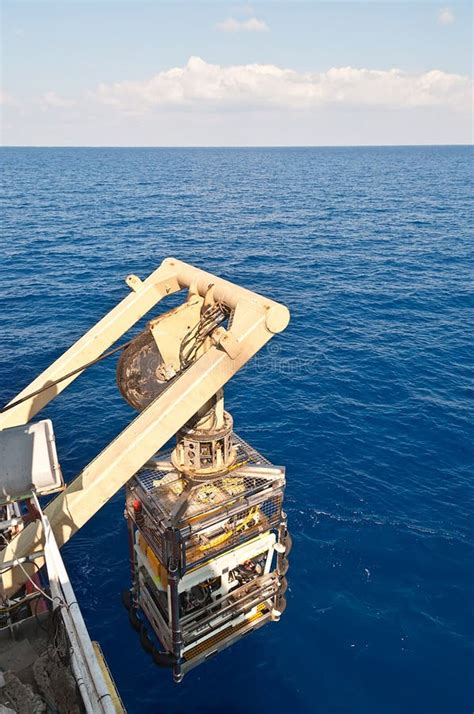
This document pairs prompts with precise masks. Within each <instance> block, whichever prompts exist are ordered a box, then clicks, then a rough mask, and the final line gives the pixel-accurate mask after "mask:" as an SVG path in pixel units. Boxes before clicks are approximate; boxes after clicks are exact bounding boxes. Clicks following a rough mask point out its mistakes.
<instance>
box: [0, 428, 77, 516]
mask: <svg viewBox="0 0 474 714" xmlns="http://www.w3.org/2000/svg"><path fill="white" fill-rule="evenodd" d="M63 486H64V481H63V477H62V473H61V467H60V466H59V461H58V456H57V453H56V443H55V440H54V432H53V424H52V422H51V420H50V419H44V420H43V421H39V422H36V423H35V424H25V425H22V426H14V427H12V428H10V429H3V431H0V502H5V501H14V500H17V499H19V498H22V497H25V496H28V495H29V494H31V493H32V492H33V491H35V492H36V493H37V494H38V495H41V494H48V493H54V492H55V491H59V490H60V489H62V488H63Z"/></svg>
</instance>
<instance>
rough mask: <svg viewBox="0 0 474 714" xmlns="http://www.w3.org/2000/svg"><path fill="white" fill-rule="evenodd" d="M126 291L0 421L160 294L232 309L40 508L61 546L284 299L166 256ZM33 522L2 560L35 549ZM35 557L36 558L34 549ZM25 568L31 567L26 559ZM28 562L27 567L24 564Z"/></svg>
mask: <svg viewBox="0 0 474 714" xmlns="http://www.w3.org/2000/svg"><path fill="white" fill-rule="evenodd" d="M126 282H127V285H128V286H129V287H130V289H131V290H132V293H131V294H130V295H128V296H127V297H126V298H125V299H124V300H122V301H121V302H120V303H119V304H118V305H117V306H116V307H115V308H114V309H113V310H112V311H111V312H109V313H108V314H107V315H106V316H105V317H104V318H103V319H102V320H100V321H99V322H98V323H97V324H96V325H95V326H94V327H93V328H92V329H91V330H89V331H88V332H87V333H86V334H85V335H84V336H83V337H81V338H80V339H79V340H78V341H77V342H76V343H75V344H74V345H73V346H72V347H71V348H70V349H69V350H67V352H65V353H64V354H63V355H62V356H61V357H59V359H57V360H56V362H54V363H53V364H52V365H51V366H50V367H48V368H47V369H46V370H45V371H44V372H43V373H42V374H41V375H40V376H39V377H37V378H36V379H35V380H34V381H33V382H31V384H29V385H28V386H27V387H26V388H25V389H24V390H22V392H20V393H19V394H18V395H17V396H16V397H15V398H14V399H13V400H12V402H13V401H17V400H18V399H20V398H22V397H24V396H27V395H28V394H30V393H31V392H33V391H36V390H38V389H41V388H43V387H46V389H45V390H44V391H42V392H41V393H40V394H38V395H37V396H35V397H33V398H31V399H28V400H26V401H25V402H23V403H22V404H19V405H18V406H16V407H14V408H12V409H10V410H9V411H6V412H4V413H3V414H1V415H0V429H5V428H8V427H11V426H17V425H20V424H26V423H27V422H28V421H29V420H30V419H32V418H33V417H34V416H35V415H36V414H37V413H38V412H39V411H40V410H41V409H42V408H43V407H44V406H45V405H46V404H48V403H49V402H50V401H51V400H52V399H54V397H55V396H57V395H58V394H59V393H60V392H62V391H63V389H65V388H66V387H67V386H68V384H70V383H71V382H72V381H73V380H74V379H76V377H77V376H79V374H81V372H79V373H77V374H75V375H73V376H71V377H69V378H68V379H66V380H64V381H62V382H60V383H59V384H57V385H55V386H51V388H49V389H48V388H47V387H48V384H51V382H54V381H57V380H58V379H60V378H61V376H63V375H65V374H68V373H69V372H71V371H72V370H74V369H77V368H78V367H80V366H81V365H83V364H86V363H88V362H90V361H92V360H94V359H96V358H97V357H99V356H100V355H101V354H102V353H103V352H104V351H105V350H107V349H108V348H109V347H110V346H111V345H112V344H113V343H114V342H115V341H116V340H118V339H119V338H120V337H121V336H122V335H123V334H124V333H126V332H127V331H128V330H129V329H130V328H131V327H132V326H133V325H134V324H135V323H136V322H137V321H138V320H140V319H141V318H142V317H143V316H144V315H145V314H146V313H148V312H149V311H150V310H151V309H152V308H153V307H154V306H155V305H156V304H157V303H158V302H160V300H162V299H163V298H164V297H165V296H166V295H169V294H171V293H175V292H177V291H178V290H181V289H185V288H187V289H188V290H189V293H190V295H200V296H201V297H203V298H204V297H206V295H208V293H209V289H210V287H211V286H213V290H212V295H213V299H214V300H215V301H219V302H222V303H224V304H225V305H227V306H228V307H230V308H232V309H233V311H234V314H233V319H232V324H231V327H230V328H229V330H228V331H227V330H225V329H223V328H219V329H218V330H216V333H217V339H216V340H215V344H214V345H213V346H212V347H210V349H209V350H208V351H207V352H206V353H205V354H204V355H202V356H201V357H200V358H199V359H198V360H197V361H196V362H195V363H194V364H193V365H191V366H190V367H189V368H188V369H187V370H186V371H185V372H183V373H182V374H181V375H180V376H179V377H178V378H177V379H176V380H175V381H174V382H173V383H171V384H170V386H169V387H168V389H167V390H166V391H165V392H164V393H163V394H161V396H159V397H158V398H157V399H155V401H154V402H152V403H151V404H150V405H149V406H148V407H147V408H146V409H145V410H144V411H143V412H141V413H140V414H139V415H138V416H137V417H136V419H134V420H133V421H132V422H131V423H130V424H129V426H127V427H126V428H125V429H124V430H123V431H122V432H121V433H120V434H119V435H118V436H117V437H116V438H115V439H114V440H113V441H112V442H111V443H110V444H109V445H108V446H107V447H106V448H105V449H104V450H103V451H102V452H101V453H100V454H98V456H96V457H95V458H94V459H93V460H92V461H91V462H90V463H89V464H88V465H87V466H86V467H85V468H84V469H83V470H82V471H81V473H79V475H78V476H77V477H76V478H75V479H74V480H73V481H71V483H70V484H69V485H68V486H67V488H66V489H65V490H64V491H63V492H62V493H60V494H59V495H58V496H57V497H56V498H55V499H54V500H53V501H52V502H51V503H50V504H49V505H48V506H47V508H46V509H45V513H46V515H47V517H48V519H49V521H50V523H51V527H52V529H53V531H54V535H55V537H56V540H57V542H58V545H59V546H61V545H63V544H64V543H66V542H67V541H68V540H69V538H70V537H71V536H72V535H74V533H75V532H76V531H77V530H79V528H81V527H82V526H83V525H84V524H85V523H87V521H88V520H89V519H90V518H91V517H92V516H93V515H94V514H95V513H96V512H97V511H98V510H99V509H100V508H101V507H102V506H103V505H104V504H105V503H107V501H108V500H109V499H110V498H111V497H112V496H113V495H114V494H115V493H116V492H117V491H118V490H119V489H120V488H121V487H122V486H123V485H124V484H125V483H126V482H127V481H128V480H129V479H130V478H131V476H133V474H134V473H135V472H136V471H138V469H139V468H141V467H142V466H143V465H144V464H145V463H146V462H147V461H148V460H149V459H150V458H151V457H152V456H153V455H154V454H155V453H156V452H157V451H158V450H159V449H160V448H162V446H163V445H164V444H165V443H166V442H167V441H168V439H170V438H171V437H172V436H173V435H174V434H176V432H177V431H178V430H179V429H180V428H181V427H182V426H183V425H184V424H185V423H186V422H187V421H188V420H189V419H191V417H192V416H193V415H194V414H196V412H197V411H198V410H199V409H200V408H201V407H202V406H203V405H204V404H205V403H206V402H208V401H209V400H210V399H211V398H212V397H213V396H214V394H216V392H217V391H218V390H219V389H221V388H222V387H223V386H224V384H225V383H226V382H227V381H228V380H229V379H230V378H231V377H232V376H233V375H234V374H235V373H236V372H237V371H238V370H239V369H240V368H241V367H242V366H243V365H244V364H245V363H246V362H247V361H248V360H249V359H250V358H251V357H252V356H253V355H254V354H255V353H256V352H258V350H259V349H261V347H263V345H265V343H266V342H268V340H270V339H271V337H273V335H274V334H276V333H278V332H281V331H282V330H284V329H285V327H286V326H287V324H288V322H289V318H290V314H289V311H288V308H286V307H285V306H284V305H282V304H280V303H277V302H274V301H273V300H270V299H268V298H265V297H263V296H262V295H259V294H257V293H254V292H251V291H249V290H246V289H245V288H242V287H240V286H238V285H235V284H233V283H231V282H229V281H227V280H223V279H222V278H219V277H217V276H215V275H212V274H211V273H207V272H205V271H204V270H200V269H198V268H195V267H193V266H192V265H189V264H187V263H183V262H182V261H180V260H176V259H174V258H167V259H166V260H164V261H163V263H162V264H161V266H160V267H159V268H158V269H157V270H155V271H154V272H153V273H152V274H151V275H150V276H149V277H148V278H147V279H146V280H144V281H141V280H140V279H139V278H137V277H136V276H134V275H130V276H128V278H127V279H126ZM41 548H42V543H41V528H40V526H39V524H37V523H32V524H30V525H28V526H27V527H26V528H25V529H24V530H23V531H21V532H20V533H19V534H18V536H16V537H15V538H14V539H13V540H12V541H11V543H10V544H9V545H8V546H7V547H6V548H4V549H3V551H1V552H0V571H1V569H2V564H3V563H5V562H7V561H10V560H13V559H15V558H22V557H24V556H27V555H30V554H31V553H32V552H33V551H35V550H41ZM36 563H37V564H38V565H42V564H43V561H42V559H41V557H38V558H36ZM29 567H30V573H31V572H32V566H29ZM27 569H28V568H27ZM0 581H1V585H2V592H4V593H5V594H6V595H12V594H13V593H15V592H16V591H17V590H18V588H19V587H21V585H22V584H23V583H24V582H25V581H26V577H25V574H24V573H23V571H22V570H21V569H20V568H18V567H15V568H13V569H10V570H6V571H4V572H3V573H2V574H1V575H0Z"/></svg>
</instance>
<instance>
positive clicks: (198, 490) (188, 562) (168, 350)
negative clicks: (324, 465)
mask: <svg viewBox="0 0 474 714" xmlns="http://www.w3.org/2000/svg"><path fill="white" fill-rule="evenodd" d="M126 283H127V285H128V287H129V288H130V290H131V293H130V294H129V295H128V296H127V297H126V298H124V299H123V300H122V301H121V302H120V303H119V304H118V305H117V306H116V307H115V308H114V309H112V310H111V312H109V313H108V314H107V315H106V316H105V317H104V318H102V320H100V321H99V322H98V323H97V324H96V325H95V326H94V327H92V329H91V330H89V332H87V333H86V334H85V335H84V336H83V337H81V338H80V339H79V340H78V341H77V342H76V343H75V344H74V345H73V346H72V347H71V348H70V349H69V350H67V351H66V352H65V353H64V354H63V355H62V356H61V357H59V358H58V359H57V360H56V361H55V362H54V363H53V364H52V365H51V366H50V367H49V368H47V369H46V370H45V371H44V372H43V373H42V374H41V375H40V376H39V377H38V378H37V379H35V380H34V381H33V382H32V383H31V384H30V385H29V386H28V387H26V388H25V389H24V390H23V391H22V392H20V393H19V394H18V395H17V397H15V398H14V399H13V400H11V402H10V403H9V404H7V405H6V407H4V409H3V410H2V411H1V412H0V451H1V449H2V448H3V450H4V453H5V454H8V455H9V456H8V458H6V459H5V460H0V528H1V529H2V530H1V532H2V533H3V538H2V542H3V548H2V550H1V551H0V580H1V590H0V642H1V643H2V647H3V642H7V641H10V642H11V641H14V640H15V638H16V640H18V638H20V639H21V637H22V635H21V633H20V629H21V626H22V623H23V624H24V623H27V622H28V621H29V622H30V624H31V618H33V619H34V618H35V616H36V619H38V614H37V613H32V611H31V608H30V603H29V599H33V600H35V601H38V602H39V601H41V607H42V612H43V611H44V614H43V615H42V618H43V620H44V623H45V624H44V627H45V628H46V629H47V628H48V626H49V627H53V626H54V628H56V629H55V630H54V632H55V636H56V637H57V638H59V637H61V638H62V641H63V642H64V643H65V644H64V646H63V649H64V650H65V651H67V657H64V658H63V659H64V662H66V661H67V664H68V668H69V673H70V675H71V676H73V677H75V679H76V683H78V682H79V681H81V682H83V681H84V677H85V678H86V679H87V682H88V684H87V687H86V689H87V692H85V694H84V697H85V698H86V699H87V700H88V704H87V705H85V706H86V710H87V711H93V712H102V711H107V712H109V711H123V705H122V704H121V702H120V699H119V697H118V695H117V693H116V690H115V686H114V684H113V680H112V678H111V676H110V674H109V673H108V670H107V667H106V664H105V661H104V660H103V657H102V655H101V654H100V650H99V648H98V646H96V645H93V644H92V643H91V642H90V638H89V635H88V633H87V629H86V627H85V625H84V621H83V620H82V616H81V615H80V610H79V606H78V605H77V603H76V601H75V597H74V594H73V591H72V587H71V585H70V583H69V579H68V577H67V573H66V570H65V568H64V564H63V563H62V559H61V556H60V552H59V548H60V547H61V546H62V545H63V544H64V543H66V542H67V541H68V540H69V538H71V537H72V536H73V535H74V533H76V532H77V531H78V530H79V529H80V528H81V527H82V526H83V525H84V524H85V523H86V522H87V521H88V520H89V519H90V518H92V517H93V516H94V514H95V513H96V512H97V511H98V510H99V509H100V508H101V507H102V506H103V505H104V504H105V503H106V502H107V501H108V500H109V499H110V498H111V497H112V496H113V495H114V494H115V493H116V492H117V491H118V490H119V489H121V488H122V487H125V496H126V507H125V517H126V520H127V527H128V541H129V550H130V566H131V583H130V586H129V587H128V588H126V589H125V590H124V591H123V593H122V600H123V603H124V605H125V606H126V608H127V609H128V612H129V619H130V623H131V624H132V626H133V627H134V628H135V629H136V630H137V634H138V638H139V641H140V643H141V645H142V646H143V647H144V648H145V650H146V651H147V652H149V653H150V656H151V657H153V659H154V661H155V662H156V664H157V665H159V666H164V667H168V668H170V669H171V670H172V672H173V677H174V680H175V681H177V682H179V681H181V679H182V678H183V676H184V675H185V674H186V672H188V671H189V670H190V669H192V668H193V667H195V666H196V665H198V664H200V663H202V662H204V661H205V660H206V659H208V658H209V657H210V656H212V655H214V654H216V653H217V652H219V651H220V650H222V649H224V648H226V647H228V646H229V645H231V644H232V643H234V642H235V641H237V640H238V639H240V638H242V637H243V636H244V635H246V634H248V633H250V632H252V631H253V630H255V629H257V628H259V627H261V626H262V625H264V624H265V623H267V622H271V621H278V620H279V619H280V617H281V615H282V613H283V611H284V610H285V607H286V600H285V592H286V588H287V581H286V573H287V570H288V554H289V551H290V548H291V538H290V535H289V533H288V528H287V518H286V514H285V512H284V510H283V495H284V488H285V469H284V467H282V466H274V465H272V464H271V463H270V462H269V461H268V460H267V459H266V458H264V457H263V456H262V455H261V454H260V453H259V452H258V451H256V450H255V449H254V448H253V447H252V446H250V445H249V444H247V443H246V442H245V441H243V440H242V439H241V438H239V437H238V436H237V435H236V434H235V433H234V430H233V419H232V416H231V415H230V414H229V413H228V412H227V411H226V410H225V409H224V392H223V388H224V385H225V384H226V382H227V381H228V380H229V379H230V378H231V377H232V376H233V375H234V374H235V373H236V372H237V371H238V370H239V369H241V367H243V366H244V365H245V364H246V363H247V362H248V360H249V359H251V357H252V356H253V355H255V354H256V353H257V352H258V350H259V349H261V348H262V347H263V346H264V345H265V344H266V343H267V342H268V341H269V340H270V339H271V338H272V337H273V336H274V335H276V334H278V333H279V332H281V331H283V330H284V329H285V328H286V326H287V324H288V321H289V311H288V309H287V308H286V306H284V305H282V304H280V303H277V302H275V301H273V300H270V299H269V298H266V297H264V296H261V295H259V294H257V293H254V292H252V291H250V290H247V289H245V288H243V287H241V286H238V285H236V284H233V283H231V282H229V281H227V280H224V279H222V278H219V277H217V276H215V275H212V274H211V273H208V272H205V271H203V270H200V269H198V268H195V267H193V266H191V265H189V264H187V263H184V262H182V261H179V260H176V259H173V258H168V259H166V260H164V261H163V263H162V264H161V266H160V267H159V268H158V269H157V270H155V271H154V272H153V273H152V274H151V275H150V276H149V277H148V278H146V280H144V281H142V280H140V279H139V278H138V277H137V276H135V275H129V276H128V277H127V278H126ZM181 290H185V291H186V295H185V299H184V301H183V302H182V303H181V304H179V305H178V306H177V307H173V308H172V309H171V310H168V311H167V312H164V313H162V314H160V315H159V316H158V317H153V318H152V319H151V320H149V322H148V323H147V324H146V327H145V329H144V330H143V331H142V332H140V333H139V334H138V335H136V336H135V337H133V338H132V339H129V340H127V341H126V342H125V343H123V344H121V345H118V346H114V344H115V343H116V342H117V340H119V339H120V338H121V337H122V336H123V335H125V334H126V333H128V331H129V330H130V329H131V328H132V327H133V325H135V324H136V323H137V322H138V321H139V320H140V319H142V318H143V317H144V316H145V315H146V314H147V313H148V312H150V310H153V309H154V307H155V305H156V304H157V303H158V302H159V301H161V300H162V299H163V298H165V297H167V296H168V295H172V294H174V293H178V292H179V291H181ZM117 352H120V353H121V355H120V358H119V361H118V365H117V383H118V387H119V389H120V392H121V393H122V395H123V397H124V398H125V399H126V401H127V402H128V403H129V404H130V405H131V406H132V407H133V408H134V409H136V410H137V411H138V416H137V417H136V418H135V419H134V420H133V421H132V422H131V423H130V424H129V425H128V426H127V427H126V428H125V429H124V430H123V431H122V432H121V433H120V434H119V435H118V436H117V437H116V438H115V439H114V440H113V441H111V442H110V444H108V445H107V446H106V447H105V449H103V450H102V452H101V453H99V454H98V456H96V457H95V458H94V459H93V460H92V461H91V462H90V463H89V464H88V465H87V466H86V467H85V468H84V469H83V470H82V471H81V473H80V474H79V475H78V476H77V477H76V478H75V479H73V480H72V481H71V482H70V483H69V484H68V485H67V486H65V485H64V483H63V481H62V476H61V475H60V467H59V463H58V460H57V455H56V449H55V446H54V435H53V429H52V424H51V422H49V421H44V420H43V421H40V422H34V423H32V422H31V420H32V419H34V417H35V416H36V414H38V413H39V411H40V410H41V409H42V408H43V407H44V406H45V405H46V404H48V403H49V402H50V401H51V400H52V399H53V398H54V397H56V396H57V395H58V394H60V393H61V392H62V391H63V389H65V388H66V387H67V385H68V384H70V383H71V382H72V381H73V380H74V379H75V378H76V377H78V376H79V375H80V374H81V373H82V372H83V371H84V370H85V369H86V368H88V367H90V366H92V365H93V364H95V363H97V362H99V361H101V360H102V359H104V358H106V357H109V356H111V355H113V354H115V353H117ZM32 434H33V437H32ZM35 439H39V441H38V442H37V443H38V444H40V445H41V446H38V447H37V446H35V444H36V441H35ZM171 440H174V443H171ZM32 454H34V455H35V458H33V457H32ZM36 457H37V458H36ZM52 492H57V495H56V496H55V498H53V499H52V500H50V502H49V503H48V504H47V505H46V506H45V508H44V510H43V507H42V506H41V505H40V500H39V499H41V498H42V497H44V496H45V495H47V494H49V493H52ZM0 547H2V545H1V544H0ZM45 565H46V568H44V567H43V566H45ZM71 612H74V613H75V615H74V618H75V620H76V622H75V623H74V622H73V624H72V625H71V623H70V622H69V620H68V617H69V618H70V616H71ZM74 618H73V619H74ZM53 620H54V623H53ZM24 627H26V625H25V624H24ZM15 628H16V630H17V632H16V633H14V632H13V630H14V629H15ZM76 650H77V656H76ZM91 653H95V654H94V656H92V654H91ZM75 658H76V659H78V660H79V664H78V663H77V662H76V659H75ZM81 663H82V664H81ZM81 666H82V669H81ZM0 668H3V669H5V666H4V665H3V664H2V660H1V658H0ZM83 670H84V671H83ZM0 683H1V682H0ZM1 691H2V689H1V688H0V693H1ZM0 702H1V698H0Z"/></svg>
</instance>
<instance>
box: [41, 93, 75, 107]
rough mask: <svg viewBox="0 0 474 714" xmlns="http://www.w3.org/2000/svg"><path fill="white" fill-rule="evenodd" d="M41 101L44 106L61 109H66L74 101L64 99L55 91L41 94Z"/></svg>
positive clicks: (72, 104)
mask: <svg viewBox="0 0 474 714" xmlns="http://www.w3.org/2000/svg"><path fill="white" fill-rule="evenodd" d="M41 103H42V104H43V106H45V107H59V108H63V109H67V108H69V107H73V106H74V104H75V102H73V101H72V100H71V99H65V98H64V97H60V96H59V95H58V94H56V92H53V91H50V92H46V94H43V96H42V98H41Z"/></svg>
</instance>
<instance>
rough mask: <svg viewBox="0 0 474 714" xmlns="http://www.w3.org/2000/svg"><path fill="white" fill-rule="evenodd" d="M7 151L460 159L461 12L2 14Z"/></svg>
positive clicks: (304, 9)
mask: <svg viewBox="0 0 474 714" xmlns="http://www.w3.org/2000/svg"><path fill="white" fill-rule="evenodd" d="M1 48H2V49H1V94H0V100H1V107H0V118H1V139H2V143H3V144H4V145H13V146H25V145H26V146H68V145H69V146H263V145H273V146H285V145H294V146H296V145H299V146H301V145H303V146H308V145H316V146H327V145H329V146H332V145H371V144H468V143H472V73H473V70H472V6H471V3H470V2H450V3H439V2H432V1H430V0H424V1H421V2H415V1H410V0H406V1H405V2H402V1H401V0H395V1H392V2H384V1H380V0H372V1H367V0H366V1H364V2H363V1H361V0H350V1H346V2H339V1H338V0H331V1H327V2H319V1H318V0H306V1H305V2H299V1H298V0H292V1H290V0H286V1H283V0H282V1H278V0H267V2H252V3H251V4H250V3H237V2H235V3H234V2H225V1H224V0H222V1H220V2H217V1H214V2H201V1H200V0H193V1H191V0H188V1H187V2H181V1H180V0H174V1H173V2H162V1H161V0H155V1H152V0H148V1H147V2H141V1H140V0H136V1H133V2H131V1H130V0H96V1H95V2H86V1H85V0H62V1H57V2H45V1H43V0H35V1H34V2H26V1H23V0H15V1H13V0H2V2H1Z"/></svg>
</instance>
